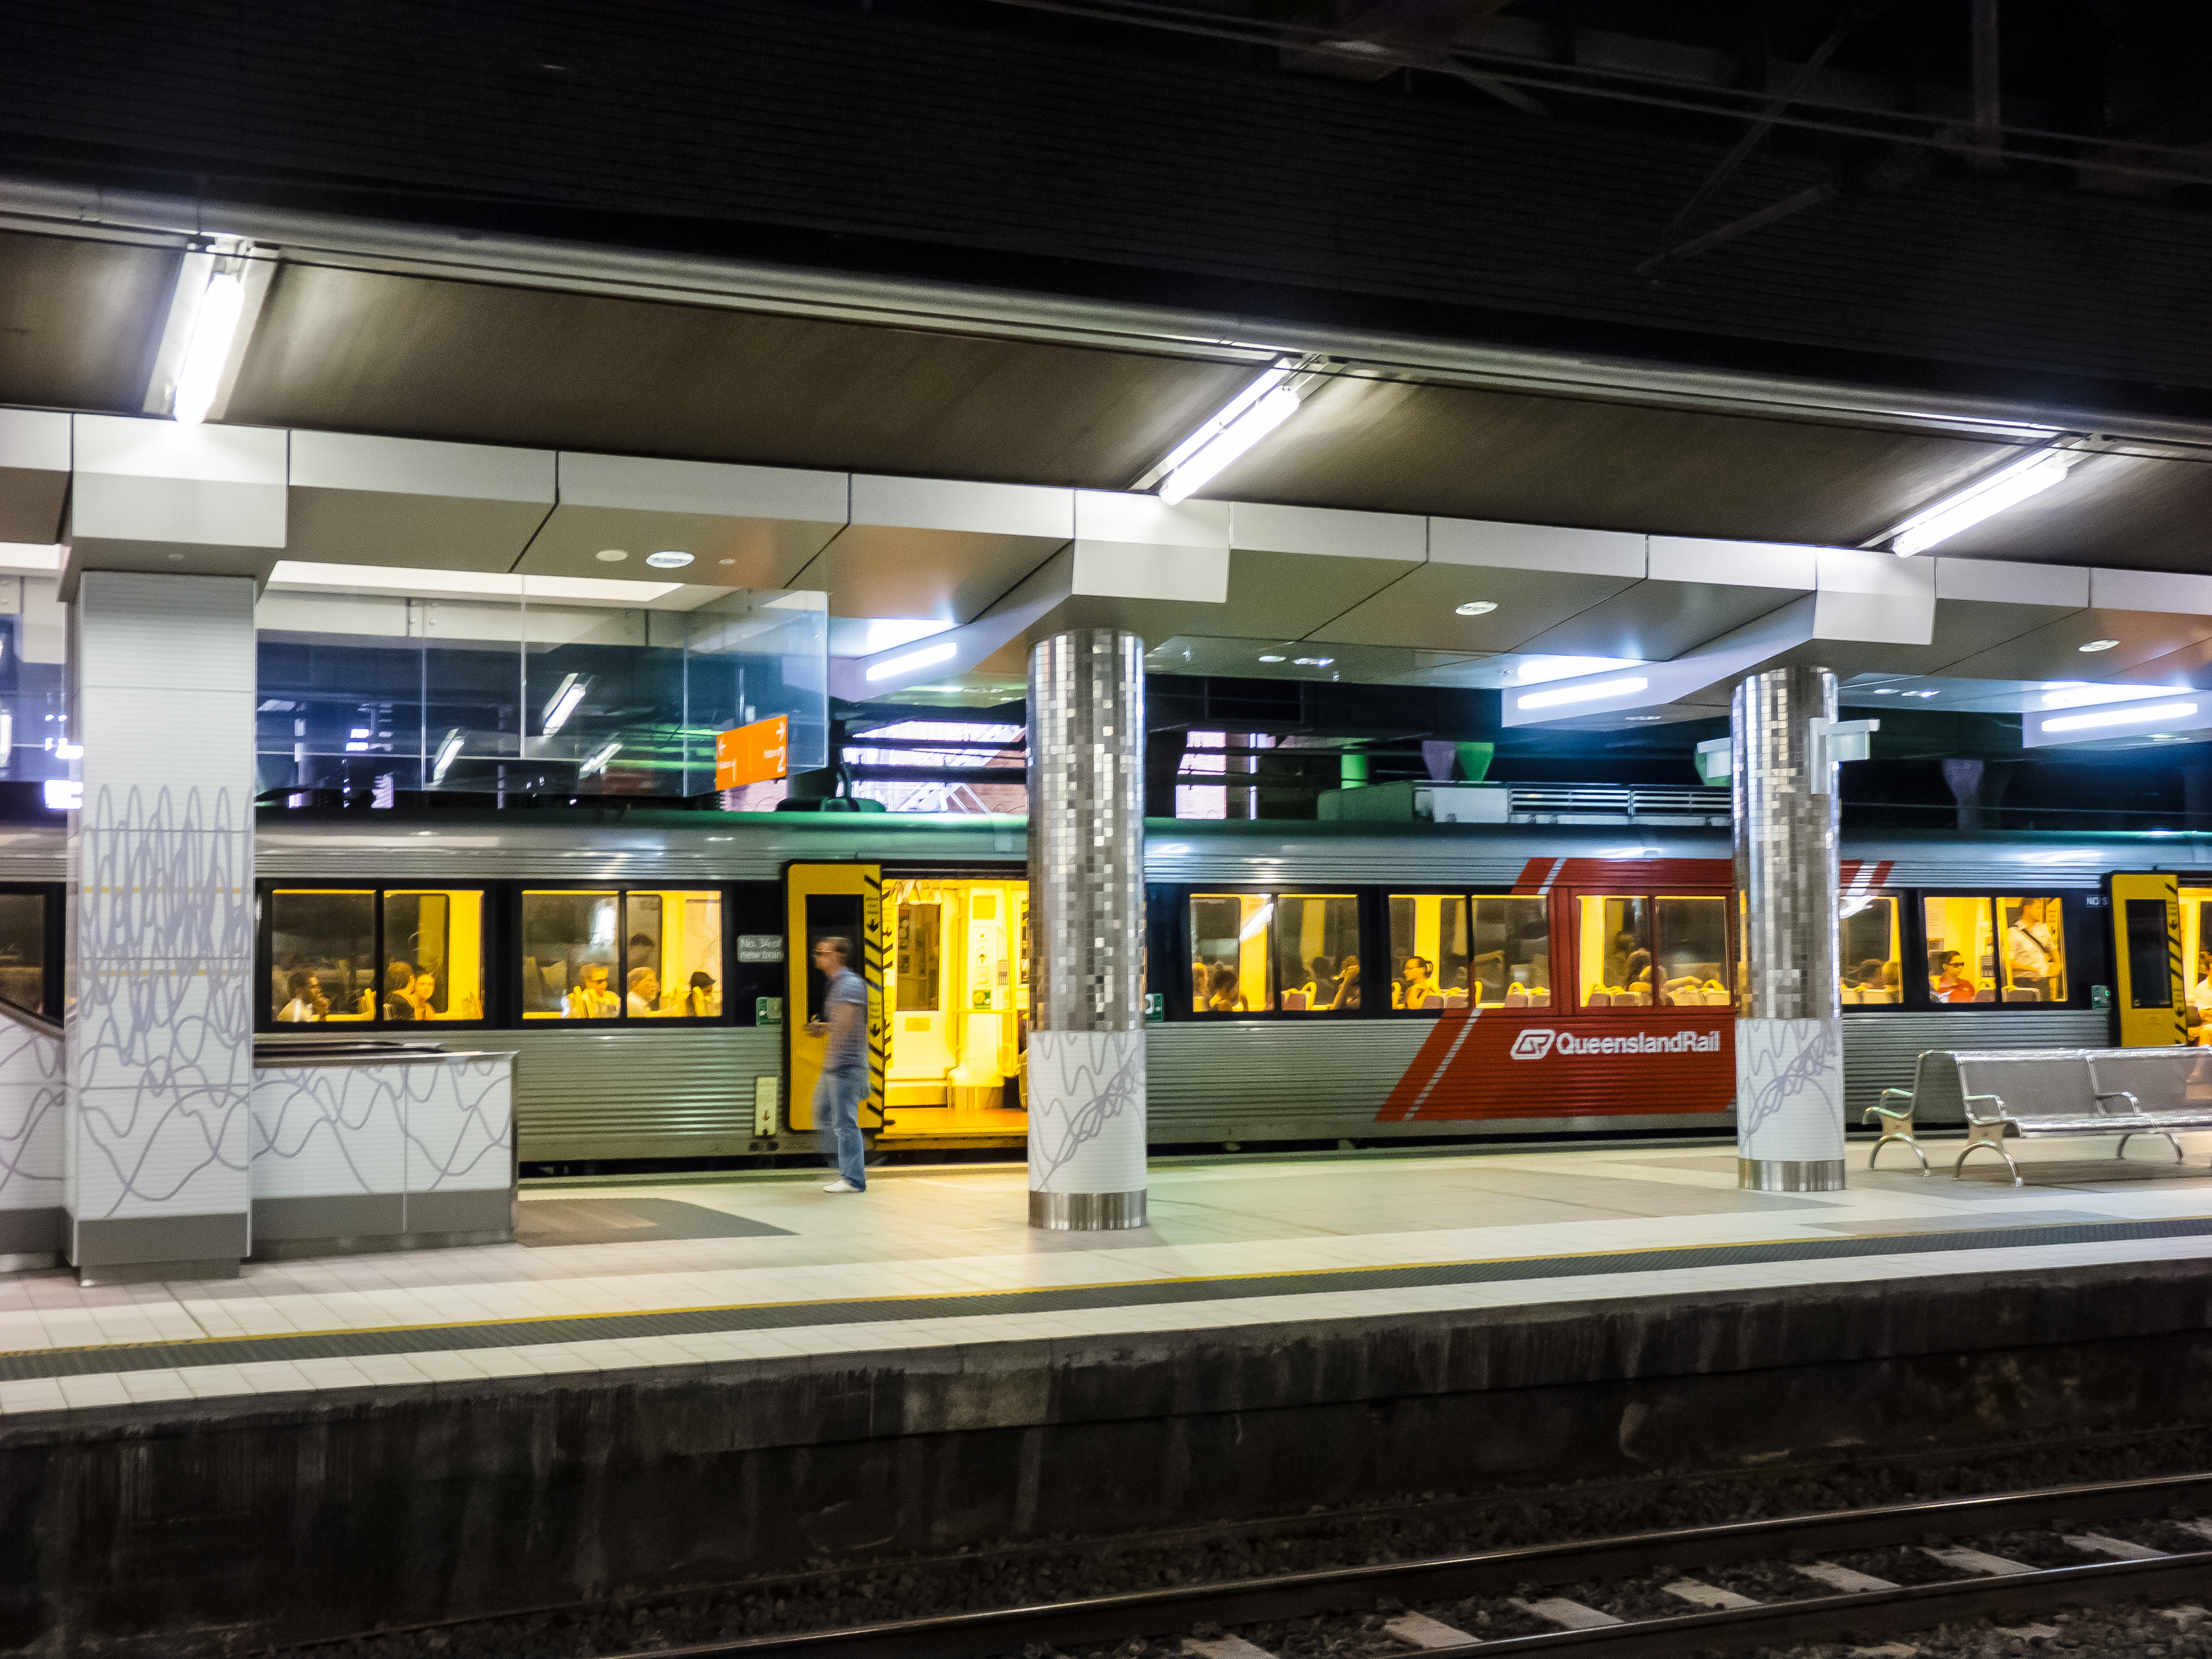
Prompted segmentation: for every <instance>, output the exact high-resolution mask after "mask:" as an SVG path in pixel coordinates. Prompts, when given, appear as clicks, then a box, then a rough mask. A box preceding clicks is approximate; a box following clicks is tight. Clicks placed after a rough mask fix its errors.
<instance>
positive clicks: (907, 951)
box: [892, 901, 945, 1013]
mask: <svg viewBox="0 0 2212 1659" xmlns="http://www.w3.org/2000/svg"><path fill="white" fill-rule="evenodd" d="M944 918H945V907H944V906H943V905H942V904H940V903H938V902H934V901H933V902H930V903H927V904H902V905H900V906H899V908H898V978H897V980H896V985H897V998H896V1001H895V1002H894V1003H893V1005H892V1006H894V1007H895V1008H902V1009H908V1010H915V1009H918V1010H921V1011H922V1012H929V1013H934V1012H936V1011H937V1008H938V1005H939V1003H940V1002H942V1001H943V1000H944V996H945V993H944V989H943V987H944V973H943V970H942V969H941V968H940V966H939V962H940V960H941V958H942V957H943V954H944V948H943V947H944V940H945V920H944Z"/></svg>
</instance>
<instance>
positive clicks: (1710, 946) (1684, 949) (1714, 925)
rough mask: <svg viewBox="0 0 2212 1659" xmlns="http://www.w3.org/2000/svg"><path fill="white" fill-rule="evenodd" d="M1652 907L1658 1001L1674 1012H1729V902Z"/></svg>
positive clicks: (1671, 901)
mask: <svg viewBox="0 0 2212 1659" xmlns="http://www.w3.org/2000/svg"><path fill="white" fill-rule="evenodd" d="M1728 907H1729V902H1728V901H1727V900H1726V899H1724V898H1657V899H1654V900H1653V901H1652V908H1653V910H1654V912H1655V920H1656V921H1657V923H1658V935H1659V944H1658V949H1657V950H1656V951H1655V952H1654V955H1655V957H1656V962H1655V963H1653V964H1652V970H1651V977H1652V981H1653V982H1654V984H1655V987H1656V1000H1657V1001H1659V1002H1660V1003H1661V1004H1662V1005H1663V1006H1668V1007H1671V1008H1725V1007H1726V1006H1729V979H1730V977H1731V975H1730V974H1729V948H1728ZM1631 994H1633V986H1632V987H1631Z"/></svg>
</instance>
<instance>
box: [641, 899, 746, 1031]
mask: <svg viewBox="0 0 2212 1659" xmlns="http://www.w3.org/2000/svg"><path fill="white" fill-rule="evenodd" d="M623 911H624V918H625V919H624V921H623V926H624V927H627V928H628V929H629V945H628V948H627V952H626V955H627V972H626V976H625V980H624V984H623V1006H624V1008H625V1009H626V1011H627V1012H628V1013H629V1018H632V1019H712V1018H715V1017H716V1016H718V1015H719V1014H720V1012H722V986H721V973H722V896H721V895H720V893H718V892H711V891H694V890H675V891H660V892H643V891H639V890H631V891H629V892H627V893H624V894H623Z"/></svg>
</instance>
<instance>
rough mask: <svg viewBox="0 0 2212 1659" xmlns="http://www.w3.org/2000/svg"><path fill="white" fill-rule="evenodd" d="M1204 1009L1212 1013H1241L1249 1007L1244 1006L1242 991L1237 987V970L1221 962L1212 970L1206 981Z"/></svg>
mask: <svg viewBox="0 0 2212 1659" xmlns="http://www.w3.org/2000/svg"><path fill="white" fill-rule="evenodd" d="M1206 1012H1208V1013H1212V1014H1243V1013H1249V1012H1251V1010H1250V1009H1249V1008H1247V1007H1246V1006H1244V993H1243V991H1242V990H1240V989H1239V988H1238V987H1237V970H1236V969H1234V968H1231V966H1230V965H1229V964H1228V963H1221V964H1220V965H1219V966H1218V967H1216V968H1215V969H1214V970H1213V976H1212V979H1211V980H1210V981H1208V982H1207V986H1206Z"/></svg>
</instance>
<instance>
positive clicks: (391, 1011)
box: [384, 957, 415, 1020]
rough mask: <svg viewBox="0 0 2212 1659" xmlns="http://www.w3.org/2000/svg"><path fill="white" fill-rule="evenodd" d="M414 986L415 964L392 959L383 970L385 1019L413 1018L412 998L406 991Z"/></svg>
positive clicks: (413, 1006) (413, 1004) (396, 958)
mask: <svg viewBox="0 0 2212 1659" xmlns="http://www.w3.org/2000/svg"><path fill="white" fill-rule="evenodd" d="M414 987H415V966H414V964H413V963H407V962H402V961H400V960H399V958H398V957H393V958H392V965H391V966H390V967H388V968H386V969H385V970H384V1017H385V1018H386V1019H396V1020H407V1019H412V1018H415V1003H414V1000H413V999H412V998H411V997H410V995H409V994H408V993H409V992H410V991H411V990H413V989H414Z"/></svg>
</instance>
